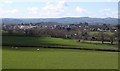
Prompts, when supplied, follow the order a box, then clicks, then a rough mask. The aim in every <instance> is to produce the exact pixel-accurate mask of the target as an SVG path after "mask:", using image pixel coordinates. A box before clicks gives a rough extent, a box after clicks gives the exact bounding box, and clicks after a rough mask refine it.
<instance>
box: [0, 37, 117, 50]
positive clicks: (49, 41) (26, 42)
mask: <svg viewBox="0 0 120 71" xmlns="http://www.w3.org/2000/svg"><path fill="white" fill-rule="evenodd" d="M2 40H3V41H2V44H3V45H11V46H12V45H13V46H14V45H19V46H41V45H49V46H53V45H57V46H74V47H84V48H99V49H115V50H116V49H117V47H115V46H113V45H102V44H88V43H80V42H78V41H77V40H72V39H62V38H52V37H30V36H28V37H27V36H3V37H2Z"/></svg>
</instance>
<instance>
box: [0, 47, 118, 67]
mask: <svg viewBox="0 0 120 71" xmlns="http://www.w3.org/2000/svg"><path fill="white" fill-rule="evenodd" d="M2 48H3V50H2V60H3V61H2V62H3V63H2V65H3V66H2V67H3V69H117V68H118V52H102V51H88V50H87V51H85V50H84V51H83V50H73V49H55V48H38V47H37V48H33V47H27V48H26V47H5V46H3V47H2ZM38 49H39V50H38Z"/></svg>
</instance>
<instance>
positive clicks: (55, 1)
mask: <svg viewBox="0 0 120 71" xmlns="http://www.w3.org/2000/svg"><path fill="white" fill-rule="evenodd" d="M0 17H1V18H60V17H93V18H106V17H113V18H117V17H118V0H106V1H104V0H97V1H96V0H84V1H83V0H0Z"/></svg>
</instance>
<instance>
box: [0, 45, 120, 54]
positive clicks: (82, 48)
mask: <svg viewBox="0 0 120 71" xmlns="http://www.w3.org/2000/svg"><path fill="white" fill-rule="evenodd" d="M2 46H11V47H40V48H59V49H77V50H92V51H108V52H120V50H119V49H118V50H117V49H116V50H115V49H103V48H85V47H77V46H59V45H39V46H29V45H26V46H24V45H22V46H20V45H2Z"/></svg>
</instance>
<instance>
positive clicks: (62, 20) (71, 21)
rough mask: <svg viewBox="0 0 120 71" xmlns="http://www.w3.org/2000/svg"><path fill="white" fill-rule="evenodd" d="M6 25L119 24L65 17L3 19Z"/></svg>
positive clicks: (106, 20) (105, 19)
mask: <svg viewBox="0 0 120 71" xmlns="http://www.w3.org/2000/svg"><path fill="white" fill-rule="evenodd" d="M2 22H3V23H4V24H21V23H40V22H57V23H63V24H79V23H80V22H88V23H89V24H117V23H118V19H117V18H90V17H64V18H2Z"/></svg>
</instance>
